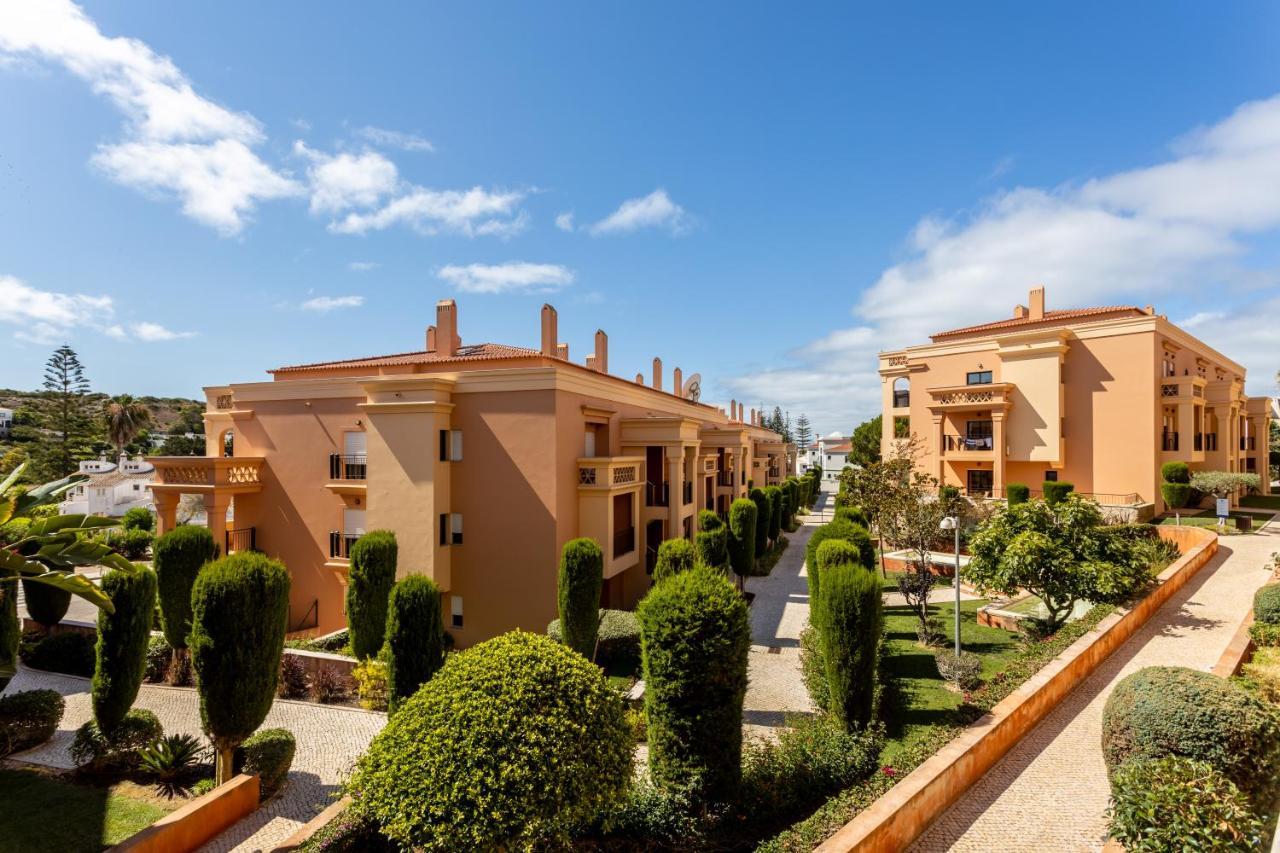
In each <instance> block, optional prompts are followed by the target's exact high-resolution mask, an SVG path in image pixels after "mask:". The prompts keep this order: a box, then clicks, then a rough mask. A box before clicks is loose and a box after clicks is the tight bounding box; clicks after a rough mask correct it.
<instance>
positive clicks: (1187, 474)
mask: <svg viewBox="0 0 1280 853" xmlns="http://www.w3.org/2000/svg"><path fill="white" fill-rule="evenodd" d="M1160 479H1161V480H1163V481H1164V482H1166V483H1180V484H1185V483H1190V482H1191V468H1190V467H1189V466H1188V465H1187V463H1185V462H1166V463H1164V464H1163V465H1161V466H1160Z"/></svg>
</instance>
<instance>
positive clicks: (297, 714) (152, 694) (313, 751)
mask: <svg viewBox="0 0 1280 853" xmlns="http://www.w3.org/2000/svg"><path fill="white" fill-rule="evenodd" d="M36 689H48V690H57V691H58V692H59V693H61V694H62V695H63V696H65V697H66V703H67V710H66V714H65V715H64V716H63V718H62V725H61V726H59V728H58V732H57V733H56V734H55V735H54V736H53V738H52V739H51V740H49V741H48V742H47V743H45V744H42V745H41V746H39V747H37V748H35V749H32V750H28V751H26V752H20V753H17V754H15V755H13V756H11V757H12V758H14V759H16V760H19V761H27V762H30V763H33V764H43V765H46V766H49V767H60V768H70V767H72V766H73V764H72V762H71V758H70V756H69V755H68V754H67V750H68V749H69V748H70V746H71V740H72V738H73V737H74V736H75V730H76V729H77V728H78V727H79V726H80V725H81V724H82V723H84V722H86V721H87V720H89V719H90V718H91V717H92V716H93V712H92V710H91V707H90V702H89V680H88V679H86V678H75V677H72V676H68V675H55V674H52V673H44V672H37V671H34V670H29V669H24V670H21V671H20V672H19V673H18V675H17V676H16V677H15V678H14V679H13V681H12V682H11V683H10V685H9V687H8V688H7V690H6V692H9V693H12V692H16V691H19V690H36ZM134 707H135V708H146V709H148V710H150V711H154V712H155V714H156V716H157V717H159V718H160V723H161V724H162V725H163V726H164V730H165V733H166V734H176V733H182V732H187V733H190V734H193V735H196V736H198V737H201V738H202V739H203V734H202V732H201V731H200V713H199V710H198V706H197V699H196V692H195V690H193V689H191V688H183V687H165V686H161V685H153V684H144V685H143V686H142V689H141V690H140V691H139V692H138V700H137V701H136V702H135V703H134ZM385 723H386V717H385V716H384V715H382V714H375V713H372V712H369V711H362V710H359V709H356V708H344V707H337V706H334V705H315V704H310V703H306V702H286V701H283V700H277V701H276V703H275V705H273V706H272V708H271V712H270V713H269V714H268V715H267V719H266V722H264V723H263V724H262V725H263V727H264V728H273V727H283V728H286V729H288V730H289V731H291V732H293V734H294V736H295V737H296V738H297V740H298V752H297V755H296V756H294V759H293V768H292V769H291V770H290V771H289V784H288V785H286V786H285V788H284V789H283V790H282V791H281V793H280V794H279V796H277V797H276V798H275V799H273V800H272V801H271V802H269V803H267V804H266V805H264V806H263V807H262V808H261V809H259V810H258V811H256V812H254V813H253V814H252V815H250V816H249V817H247V818H245V819H244V820H242V821H240V822H239V823H237V824H236V825H235V826H233V827H231V828H230V829H228V830H227V831H226V832H224V833H222V834H221V835H219V836H218V837H217V838H215V839H214V840H213V841H212V842H210V843H209V844H208V845H206V846H205V847H204V850H205V851H209V853H224V851H231V850H236V851H257V850H267V849H270V848H271V847H272V846H273V845H275V844H277V843H278V842H281V841H283V840H284V839H286V838H288V837H289V836H290V835H292V834H293V832H294V831H295V830H296V829H297V828H298V827H300V826H301V825H302V824H304V823H306V822H307V821H308V820H310V819H311V818H312V817H314V816H315V815H317V814H319V813H320V811H321V810H323V809H324V808H325V806H327V805H329V803H330V802H332V800H333V795H334V794H335V793H336V792H337V790H338V785H339V783H340V782H341V781H342V780H343V778H345V776H346V774H347V772H348V771H349V770H350V768H351V766H352V765H353V764H354V763H355V760H356V758H357V757H358V756H359V755H360V754H361V753H362V752H364V750H365V749H366V748H367V747H368V745H369V741H371V740H372V739H373V736H374V735H375V734H377V733H378V731H380V730H381V729H382V727H383V725H385Z"/></svg>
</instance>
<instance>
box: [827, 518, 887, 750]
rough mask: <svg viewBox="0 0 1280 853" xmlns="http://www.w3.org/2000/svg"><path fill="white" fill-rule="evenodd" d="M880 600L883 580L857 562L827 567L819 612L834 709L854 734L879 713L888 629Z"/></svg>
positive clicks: (840, 563)
mask: <svg viewBox="0 0 1280 853" xmlns="http://www.w3.org/2000/svg"><path fill="white" fill-rule="evenodd" d="M834 545H836V543H835V542H828V543H826V545H824V546H823V547H824V548H828V549H829V548H831V546H834ZM849 556H850V557H855V555H853V554H850V555H849ZM855 558H856V557H855ZM819 561H821V557H820V558H819ZM880 599H881V594H880V580H879V578H877V577H876V576H875V575H874V574H872V573H871V572H870V571H868V570H867V569H865V568H863V567H861V566H859V565H857V564H856V563H853V562H846V561H840V562H835V563H832V564H831V565H830V566H828V567H826V568H824V569H823V570H822V594H821V595H820V596H818V598H817V600H816V605H817V606H816V609H815V613H814V616H815V623H816V626H817V628H818V634H819V637H820V639H821V648H822V656H823V663H824V665H825V667H826V673H827V684H828V686H829V697H830V702H831V705H830V711H831V713H832V715H833V716H834V717H835V719H836V720H837V721H838V722H839V723H840V724H841V725H843V726H844V728H845V730H846V731H850V732H852V731H855V730H857V729H861V728H864V727H865V726H866V725H867V724H869V723H870V722H871V719H872V716H873V715H874V712H875V695H876V675H877V667H878V658H879V647H880V636H881V634H882V633H883V631H884V616H883V613H882V611H881V600H880Z"/></svg>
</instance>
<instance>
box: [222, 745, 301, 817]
mask: <svg viewBox="0 0 1280 853" xmlns="http://www.w3.org/2000/svg"><path fill="white" fill-rule="evenodd" d="M297 749H298V742H297V741H296V740H295V739H294V737H293V732H291V731H289V730H288V729H262V730H261V731H258V732H254V733H253V734H252V735H250V736H249V737H248V738H246V739H245V741H244V743H242V744H240V748H239V749H237V750H236V752H237V753H238V755H240V756H242V760H243V765H242V766H243V767H244V770H245V772H248V773H257V774H258V778H259V784H260V785H261V796H262V799H264V800H265V799H266V798H268V797H270V796H271V795H272V794H274V793H275V792H276V791H278V790H280V787H281V786H282V785H284V783H285V779H287V778H288V776H289V767H290V766H292V764H293V755H294V753H295V752H297Z"/></svg>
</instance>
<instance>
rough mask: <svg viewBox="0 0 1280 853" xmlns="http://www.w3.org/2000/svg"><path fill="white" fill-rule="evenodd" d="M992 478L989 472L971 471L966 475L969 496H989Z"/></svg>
mask: <svg viewBox="0 0 1280 853" xmlns="http://www.w3.org/2000/svg"><path fill="white" fill-rule="evenodd" d="M992 480H993V476H992V473H991V472H990V471H978V470H973V471H970V472H969V475H968V483H967V485H968V487H969V494H970V495H971V496H972V495H989V494H991V488H992Z"/></svg>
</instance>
